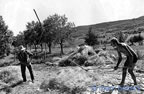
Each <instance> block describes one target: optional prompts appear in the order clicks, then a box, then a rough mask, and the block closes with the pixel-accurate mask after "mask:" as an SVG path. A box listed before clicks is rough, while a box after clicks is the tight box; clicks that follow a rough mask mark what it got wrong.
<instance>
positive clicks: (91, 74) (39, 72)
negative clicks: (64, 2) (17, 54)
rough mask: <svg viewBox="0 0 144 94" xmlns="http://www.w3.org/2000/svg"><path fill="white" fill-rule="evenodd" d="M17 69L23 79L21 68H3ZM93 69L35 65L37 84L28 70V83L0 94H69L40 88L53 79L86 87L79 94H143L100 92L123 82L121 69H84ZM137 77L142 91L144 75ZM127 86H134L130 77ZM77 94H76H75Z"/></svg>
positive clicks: (69, 85)
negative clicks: (31, 78) (32, 81)
mask: <svg viewBox="0 0 144 94" xmlns="http://www.w3.org/2000/svg"><path fill="white" fill-rule="evenodd" d="M6 68H7V69H10V68H11V69H13V68H14V69H16V70H18V76H19V78H20V80H21V79H22V78H21V74H20V66H8V67H4V68H1V70H3V69H6ZM84 68H87V69H91V70H89V71H85V70H83V69H81V68H80V67H50V66H46V65H44V64H34V65H33V69H34V75H35V82H34V83H31V81H30V75H29V73H28V70H27V72H26V73H27V79H28V80H29V81H28V82H26V83H21V84H18V85H16V86H13V87H11V92H10V93H6V92H5V91H4V90H1V92H0V94H67V93H60V92H58V91H57V90H51V89H49V88H47V90H44V89H41V88H40V86H41V84H42V82H44V81H45V83H48V82H49V81H50V80H51V79H54V78H55V79H57V80H58V81H59V82H63V83H64V84H65V85H66V86H68V87H71V88H72V87H78V86H79V87H84V88H85V89H86V90H85V91H84V92H81V93H77V94H143V91H141V90H139V89H138V90H129V91H126V90H125V91H124V90H123V91H118V92H117V91H114V90H110V91H106V90H105V91H102V90H98V89H96V88H95V87H99V89H100V88H102V86H103V87H115V86H116V85H117V84H119V82H120V81H121V69H118V70H116V71H113V69H112V68H111V67H110V66H105V67H101V68H98V67H94V66H93V67H84ZM135 74H136V76H137V81H138V86H139V87H140V88H141V89H142V88H143V87H144V83H143V82H144V78H143V77H144V74H143V73H137V72H135ZM125 85H126V86H131V85H133V81H132V80H131V77H130V75H129V74H128V75H127V77H126V82H125ZM73 94H76V93H73Z"/></svg>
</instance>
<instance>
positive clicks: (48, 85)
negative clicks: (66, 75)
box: [40, 78, 70, 93]
mask: <svg viewBox="0 0 144 94" xmlns="http://www.w3.org/2000/svg"><path fill="white" fill-rule="evenodd" d="M40 89H44V90H45V91H47V90H49V89H51V90H59V92H61V93H64V92H66V93H69V91H70V88H69V87H67V86H66V85H64V84H63V83H62V82H58V80H57V79H55V78H53V79H51V80H50V81H46V80H45V81H43V82H42V83H41V85H40Z"/></svg>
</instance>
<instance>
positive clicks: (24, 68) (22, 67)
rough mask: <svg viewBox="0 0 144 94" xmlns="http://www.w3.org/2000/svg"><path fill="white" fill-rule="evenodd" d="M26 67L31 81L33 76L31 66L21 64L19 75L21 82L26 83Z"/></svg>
mask: <svg viewBox="0 0 144 94" xmlns="http://www.w3.org/2000/svg"><path fill="white" fill-rule="evenodd" d="M26 67H27V68H28V70H29V73H30V76H31V80H32V81H33V80H34V75H33V69H32V66H31V64H29V65H23V64H21V74H22V77H23V81H27V79H26Z"/></svg>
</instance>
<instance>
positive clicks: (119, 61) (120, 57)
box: [114, 51, 122, 70]
mask: <svg viewBox="0 0 144 94" xmlns="http://www.w3.org/2000/svg"><path fill="white" fill-rule="evenodd" d="M117 52H118V62H117V65H116V66H115V67H114V69H115V70H117V69H118V66H119V64H120V63H121V61H122V55H121V53H120V52H119V51H117Z"/></svg>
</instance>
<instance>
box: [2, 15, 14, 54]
mask: <svg viewBox="0 0 144 94" xmlns="http://www.w3.org/2000/svg"><path fill="white" fill-rule="evenodd" d="M10 34H12V31H10V30H8V26H7V25H6V24H5V22H4V20H3V18H2V16H0V55H1V56H2V55H4V54H5V53H7V51H8V44H9V43H11V41H10V37H12V36H13V35H10Z"/></svg>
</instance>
